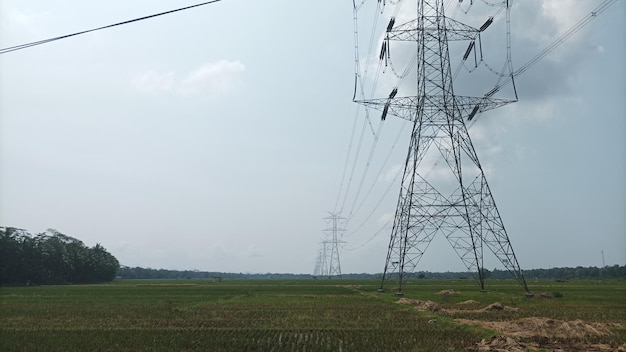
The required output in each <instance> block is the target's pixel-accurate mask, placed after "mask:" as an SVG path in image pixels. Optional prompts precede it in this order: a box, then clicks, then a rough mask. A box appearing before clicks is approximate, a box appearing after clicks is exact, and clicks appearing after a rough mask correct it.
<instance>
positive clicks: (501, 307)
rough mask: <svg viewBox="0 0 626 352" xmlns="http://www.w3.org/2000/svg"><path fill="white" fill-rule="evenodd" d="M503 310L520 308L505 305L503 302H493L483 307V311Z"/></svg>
mask: <svg viewBox="0 0 626 352" xmlns="http://www.w3.org/2000/svg"><path fill="white" fill-rule="evenodd" d="M502 310H506V311H518V310H519V308H514V307H509V306H505V305H504V304H502V303H500V302H495V303H492V304H490V305H488V306H486V307H485V308H483V309H481V311H483V312H499V311H502Z"/></svg>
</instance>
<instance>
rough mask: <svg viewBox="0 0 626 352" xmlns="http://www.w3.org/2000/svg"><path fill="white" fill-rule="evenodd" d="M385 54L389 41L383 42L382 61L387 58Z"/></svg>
mask: <svg viewBox="0 0 626 352" xmlns="http://www.w3.org/2000/svg"><path fill="white" fill-rule="evenodd" d="M385 53H387V41H383V47H382V48H380V58H379V59H380V60H382V59H383V58H384V57H385Z"/></svg>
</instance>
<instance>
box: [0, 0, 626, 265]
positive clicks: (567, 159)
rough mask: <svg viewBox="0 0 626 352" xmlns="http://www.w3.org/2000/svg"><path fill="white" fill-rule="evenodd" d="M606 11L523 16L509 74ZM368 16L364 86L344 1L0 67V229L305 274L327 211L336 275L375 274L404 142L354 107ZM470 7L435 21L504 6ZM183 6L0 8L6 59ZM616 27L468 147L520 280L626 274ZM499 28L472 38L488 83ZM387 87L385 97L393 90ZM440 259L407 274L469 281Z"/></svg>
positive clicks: (204, 23) (568, 2)
mask: <svg viewBox="0 0 626 352" xmlns="http://www.w3.org/2000/svg"><path fill="white" fill-rule="evenodd" d="M407 2H409V3H410V2H411V1H408V0H404V1H400V2H399V3H400V4H406V3H407ZM601 2H602V1H600V0H593V1H592V0H586V1H574V0H528V1H515V2H514V3H513V7H512V10H511V55H512V64H513V68H514V69H515V68H516V67H521V66H522V65H523V64H524V63H526V62H527V61H528V60H530V59H531V58H532V57H534V56H535V55H536V54H537V53H539V52H540V51H541V50H543V49H544V48H546V47H547V46H548V45H549V44H550V43H552V42H553V41H554V40H555V39H557V38H558V37H559V36H560V34H561V33H564V32H565V31H567V30H568V29H570V28H571V27H572V26H573V25H574V24H575V23H577V22H578V20H579V19H582V18H583V17H584V16H586V15H587V14H589V13H590V12H591V11H592V10H593V9H594V8H595V7H596V6H598V5H599V4H600V3H601ZM376 3H377V2H376V1H373V0H371V1H370V0H365V1H364V5H363V6H362V7H361V8H360V9H359V12H358V13H357V14H358V19H359V22H358V23H359V24H358V26H357V28H358V36H357V43H358V53H359V55H358V57H359V68H358V69H355V67H356V65H355V36H354V28H355V27H354V20H353V7H352V2H350V1H336V0H319V1H315V2H309V3H300V2H294V1H287V0H270V1H247V2H244V1H242V0H222V1H220V2H217V3H214V4H210V5H206V6H203V7H199V8H195V9H191V10H187V11H182V12H177V13H173V14H169V15H166V16H162V17H157V18H152V19H149V20H145V21H141V22H136V23H132V24H128V25H124V26H118V27H115V28H112V29H106V30H101V31H97V32H91V33H87V34H83V35H79V36H75V37H71V38H67V39H63V40H59V41H55V42H51V43H48V44H44V45H40V46H35V47H31V48H27V49H24V50H19V51H14V52H10V53H5V54H1V55H0V225H2V226H12V227H18V228H23V229H26V230H28V231H29V232H31V233H39V232H43V231H45V230H46V229H48V228H53V229H56V230H58V231H60V232H61V233H64V234H66V235H69V236H72V237H76V238H78V239H80V240H82V241H83V242H85V244H87V245H89V246H93V245H95V244H96V243H100V244H101V245H103V246H104V247H105V248H107V249H108V250H109V251H110V252H111V253H112V254H113V255H114V256H115V257H116V258H118V260H119V261H120V263H121V264H122V265H127V266H141V267H152V268H166V269H178V270H186V269H195V270H206V271H224V272H245V273H266V272H274V273H276V272H281V273H312V272H313V270H314V267H315V263H316V259H317V255H318V253H319V249H320V242H322V241H324V240H328V239H329V237H328V232H327V231H324V230H325V229H328V228H329V227H330V226H331V224H329V223H328V220H325V219H324V218H327V217H328V216H329V212H339V211H341V216H342V217H344V218H345V220H342V222H341V223H340V227H341V228H344V229H345V230H346V231H344V232H341V234H342V235H343V237H342V238H341V240H342V242H344V243H342V245H341V251H340V260H341V269H342V272H343V273H361V272H370V273H376V272H382V269H383V266H384V261H385V256H386V251H387V246H388V243H389V236H390V232H391V230H390V225H391V224H390V223H389V219H391V218H393V214H394V212H395V207H396V202H397V196H398V191H399V173H401V172H402V167H403V165H404V159H405V158H406V152H407V148H408V142H409V138H410V130H411V126H410V123H408V122H405V121H404V120H401V119H399V118H397V117H393V116H389V117H387V119H386V121H385V122H384V124H382V123H381V122H380V113H379V112H376V111H369V113H366V112H365V110H364V109H363V108H361V107H360V106H359V105H358V104H355V103H354V102H353V101H352V100H353V99H352V98H353V95H354V89H355V85H354V82H355V80H354V77H355V70H356V71H358V72H360V74H361V76H362V78H363V82H365V83H368V82H369V83H370V84H371V83H372V82H373V77H374V76H373V72H374V71H375V70H374V68H375V66H376V64H377V63H378V61H377V60H378V52H379V50H380V49H379V48H380V42H381V40H382V30H384V27H386V24H387V22H388V18H389V16H390V15H391V14H393V13H394V11H395V7H394V2H387V6H386V7H385V9H384V10H383V12H382V14H381V15H380V20H379V22H377V25H376V26H375V25H374V24H373V18H374V14H375V13H376V9H375V5H376ZM474 3H476V4H475V6H474V7H472V8H467V6H468V5H467V2H464V3H463V5H462V7H459V6H460V5H459V4H457V3H456V2H455V1H446V4H449V7H448V8H447V11H448V12H447V13H448V15H450V16H452V17H453V18H455V19H457V20H459V21H462V22H464V23H467V24H469V25H472V26H474V27H480V25H481V24H482V23H483V22H484V21H485V20H486V18H487V17H488V16H489V14H491V13H493V11H494V7H490V6H487V5H485V4H489V3H496V1H487V2H477V1H475V2H474ZM192 4H194V3H193V2H189V1H175V2H172V1H163V0H157V1H145V0H137V1H132V2H128V1H119V0H111V1H108V2H106V3H100V4H98V3H94V2H88V3H87V2H86V3H81V2H75V1H67V0H49V1H40V0H20V1H15V0H4V1H2V3H1V4H0V47H1V48H6V47H10V46H14V45H19V44H24V43H29V42H34V41H37V40H42V39H47V38H51V37H56V36H61V35H65V34H70V33H74V32H79V31H82V30H86V29H91V28H96V27H101V26H105V25H109V24H113V23H117V22H121V21H125V20H129V19H133V18H137V17H142V16H146V15H150V14H154V13H158V12H163V11H167V10H171V9H174V8H178V7H184V6H188V5H192ZM407 8H410V6H408V7H407ZM407 8H401V9H400V10H399V12H398V18H400V19H403V18H404V19H410V17H411V16H410V11H408V10H407ZM465 12H467V13H465ZM625 18H626V3H625V2H623V1H617V2H616V3H615V4H614V5H612V6H611V7H610V8H609V10H607V11H605V12H603V13H601V14H600V15H599V16H597V17H596V18H595V19H594V20H593V21H591V22H590V23H589V24H588V25H586V26H585V27H584V28H582V29H581V30H580V31H579V32H578V33H577V34H576V35H574V36H572V37H571V38H569V39H568V40H567V41H565V42H564V43H563V44H562V45H561V46H560V47H558V48H557V49H556V50H554V51H552V52H551V53H550V54H549V55H548V56H546V57H545V58H543V59H542V60H541V61H539V62H538V63H537V64H535V65H534V66H532V68H530V69H529V70H528V71H526V72H524V73H523V74H520V75H519V76H518V77H517V78H516V90H517V93H518V97H519V101H518V102H517V103H515V104H511V105H508V106H506V107H503V108H499V109H496V110H493V111H490V112H487V113H484V114H481V115H480V116H479V118H477V119H476V122H475V123H473V124H472V125H471V127H470V135H471V137H472V140H473V142H474V146H475V148H476V150H477V153H478V156H479V158H480V160H481V163H482V165H483V167H484V170H485V173H486V175H487V179H488V181H489V186H490V188H491V190H492V193H493V196H494V198H495V201H496V204H497V206H498V210H499V212H500V215H501V217H502V220H503V222H504V224H505V227H506V229H507V232H508V235H509V238H510V241H511V244H512V246H513V248H514V250H515V254H516V256H517V259H518V261H519V263H520V266H521V267H522V269H532V268H551V267H563V266H598V267H599V266H602V265H603V263H604V264H606V265H614V264H619V265H625V264H626V182H625V181H624V180H626V142H625V140H626V138H625V137H626V103H625V101H626V99H624V97H625V96H626V71H625V69H624V62H626V42H625V41H624V36H625V35H626V21H625ZM504 24H505V21H504V17H503V15H499V17H497V18H496V21H494V25H493V29H491V28H490V31H491V32H485V33H484V35H483V38H482V41H483V45H484V55H485V62H489V63H490V67H492V66H493V67H498V68H500V67H501V66H502V60H501V59H502V58H503V57H504V56H505V55H506V40H505V37H504V33H505V30H504V28H505V26H504ZM372 32H374V33H375V34H374V35H372ZM370 41H371V42H372V43H373V44H372V45H371V47H372V48H374V49H372V50H369V49H368V48H369V47H370V45H369V43H370ZM466 45H467V43H465V44H463V45H461V47H460V48H456V49H455V48H453V47H452V46H451V52H450V55H451V58H453V57H454V58H458V57H459V55H460V54H458V50H461V51H462V50H464V49H465V47H466ZM368 53H369V54H370V56H372V57H373V58H372V59H371V60H368V59H367V57H368ZM455 54H456V55H455ZM408 58H410V55H409V54H407V51H406V50H397V51H393V52H392V59H393V60H395V61H394V62H395V63H396V64H397V65H398V67H401V66H402V64H403V63H407V62H408V61H409V59H408ZM451 60H452V59H451ZM457 61H458V60H457ZM453 64H454V63H453ZM455 67H456V66H455ZM485 67H486V66H484V65H483V66H481V69H479V70H477V72H475V73H471V74H469V73H467V72H466V71H467V70H462V71H463V73H462V74H461V75H460V76H459V80H458V82H457V81H455V89H457V88H458V89H457V90H456V91H457V92H462V93H464V94H465V93H467V95H476V96H482V95H483V94H484V93H485V92H486V91H488V90H489V88H488V84H491V85H493V81H494V76H493V74H491V73H490V72H489V70H486V69H485ZM474 74H476V75H475V76H474ZM381 77H382V78H381V81H380V82H378V87H379V88H380V90H381V92H384V94H383V93H380V94H379V93H376V94H379V95H378V97H386V94H388V92H389V90H388V89H387V88H388V87H391V86H393V80H394V78H393V74H392V72H391V70H389V68H387V69H386V71H385V74H384V75H383V76H381ZM365 83H364V86H365ZM511 91H512V90H511V86H508V87H507V88H506V89H503V92H502V94H503V95H504V96H506V95H507V94H509V96H510V94H511ZM367 94H369V93H367ZM370 124H371V125H370ZM375 133H376V136H377V138H378V142H377V143H374V134H375ZM361 134H362V135H363V139H362V142H361V143H358V141H359V136H360V135H361ZM351 136H352V137H351ZM359 145H360V146H361V147H360V148H359ZM374 146H375V147H374ZM357 150H360V152H359V154H358V157H356V158H355V155H356V151H357ZM368 161H369V162H368ZM353 169H354V171H352V170H353ZM350 175H352V177H351V178H350ZM439 237H441V236H439ZM439 237H437V238H435V239H434V240H433V242H432V244H431V246H430V247H429V249H428V251H427V252H426V254H425V255H424V257H423V258H422V261H421V262H420V264H419V265H418V268H417V270H426V271H463V270H464V267H463V264H462V262H461V260H460V259H459V258H458V257H457V256H456V254H455V252H454V250H453V249H452V248H451V247H450V245H449V244H448V242H447V241H446V240H445V238H439ZM485 262H486V267H487V268H489V269H490V268H492V267H493V268H498V267H501V265H500V264H499V263H497V262H495V261H494V260H493V259H490V258H489V255H488V254H486V255H485Z"/></svg>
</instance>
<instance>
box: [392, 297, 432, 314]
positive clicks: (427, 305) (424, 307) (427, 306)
mask: <svg viewBox="0 0 626 352" xmlns="http://www.w3.org/2000/svg"><path fill="white" fill-rule="evenodd" d="M396 303H398V304H408V305H411V306H413V307H415V309H417V310H421V311H429V312H439V311H441V307H440V306H439V305H438V304H437V303H435V302H433V301H420V300H418V299H412V298H400V299H399V300H397V301H396Z"/></svg>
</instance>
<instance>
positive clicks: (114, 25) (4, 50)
mask: <svg viewBox="0 0 626 352" xmlns="http://www.w3.org/2000/svg"><path fill="white" fill-rule="evenodd" d="M218 1H222V0H211V1H207V2H203V3H201V4H196V5H191V6H186V7H181V8H179V9H175V10H170V11H165V12H160V13H156V14H153V15H149V16H144V17H140V18H135V19H132V20H128V21H124V22H119V23H115V24H110V25H108V26H104V27H98V28H94V29H88V30H86V31H82V32H76V33H72V34H67V35H62V36H60V37H54V38H49V39H44V40H39V41H36V42H32V43H27V44H21V45H15V46H11V47H8V48H3V49H0V54H6V53H9V52H12V51H16V50H21V49H26V48H30V47H31V46H36V45H41V44H46V43H50V42H53V41H56V40H60V39H65V38H69V37H74V36H77V35H79V34H85V33H89V32H95V31H99V30H101V29H107V28H112V27H116V26H121V25H123V24H128V23H132V22H138V21H143V20H147V19H149V18H153V17H158V16H163V15H167V14H170V13H174V12H178V11H183V10H188V9H191V8H194V7H199V6H204V5H208V4H212V3H216V2H218Z"/></svg>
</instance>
